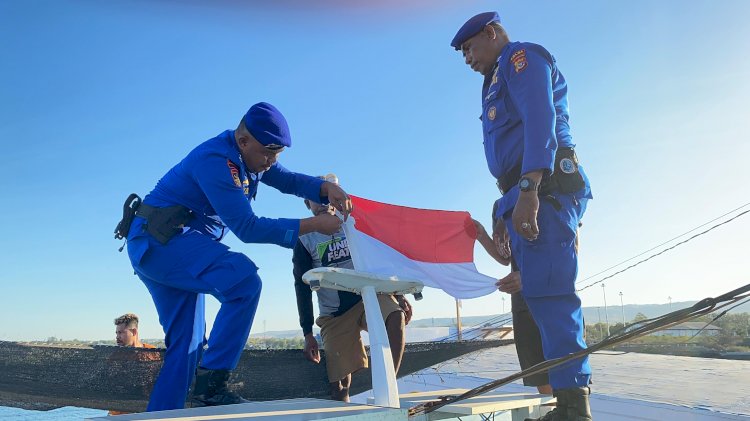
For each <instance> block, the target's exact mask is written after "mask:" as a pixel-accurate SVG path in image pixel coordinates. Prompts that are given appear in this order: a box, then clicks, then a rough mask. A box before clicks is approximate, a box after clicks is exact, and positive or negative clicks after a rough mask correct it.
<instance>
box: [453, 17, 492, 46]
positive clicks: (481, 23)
mask: <svg viewBox="0 0 750 421" xmlns="http://www.w3.org/2000/svg"><path fill="white" fill-rule="evenodd" d="M492 22H500V15H498V14H497V12H484V13H480V14H478V15H476V16H474V17H473V18H471V19H469V20H467V21H466V23H464V26H462V27H461V29H459V30H458V32H456V36H455V37H453V41H451V47H453V48H455V49H456V50H460V49H461V44H463V43H464V42H466V40H467V39H469V38H471V37H473V36H474V35H476V34H478V33H479V31H481V30H482V29H484V27H485V26H487V25H489V24H490V23H492Z"/></svg>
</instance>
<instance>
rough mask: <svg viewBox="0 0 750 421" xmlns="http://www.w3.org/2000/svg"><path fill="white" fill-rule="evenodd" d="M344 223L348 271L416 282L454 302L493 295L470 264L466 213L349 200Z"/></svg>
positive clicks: (472, 234)
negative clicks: (349, 260)
mask: <svg viewBox="0 0 750 421" xmlns="http://www.w3.org/2000/svg"><path fill="white" fill-rule="evenodd" d="M350 197H351V199H352V203H353V204H354V210H353V211H352V214H351V215H350V218H349V220H348V221H347V223H346V224H344V230H345V232H346V237H347V241H348V243H349V251H350V252H351V254H352V259H353V261H354V267H355V268H356V269H357V270H359V271H363V272H370V273H376V274H381V275H388V276H393V275H395V276H398V277H402V278H408V279H414V280H418V281H421V282H422V283H424V284H425V285H426V286H430V287H433V288H439V289H442V290H443V291H445V292H447V293H448V294H450V295H451V296H453V297H455V298H476V297H481V296H483V295H487V294H491V293H493V292H495V291H496V290H497V287H496V286H495V282H496V281H497V280H496V279H494V278H491V277H489V276H486V275H482V274H481V273H479V272H477V268H476V266H475V265H474V242H475V240H476V238H477V232H476V227H475V226H474V223H473V221H472V220H471V215H470V214H469V213H468V212H453V211H441V210H427V209H415V208H408V207H404V206H396V205H389V204H386V203H380V202H375V201H372V200H367V199H362V198H360V197H355V196H350Z"/></svg>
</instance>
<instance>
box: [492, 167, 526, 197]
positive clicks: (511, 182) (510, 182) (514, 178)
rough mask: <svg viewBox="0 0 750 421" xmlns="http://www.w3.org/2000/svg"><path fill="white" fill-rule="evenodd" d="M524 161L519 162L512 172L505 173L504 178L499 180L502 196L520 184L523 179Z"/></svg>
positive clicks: (498, 184) (498, 185)
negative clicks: (522, 166)
mask: <svg viewBox="0 0 750 421" xmlns="http://www.w3.org/2000/svg"><path fill="white" fill-rule="evenodd" d="M522 163H523V162H522V161H519V162H518V163H517V164H516V165H514V166H513V168H511V170H510V171H508V172H507V173H505V175H504V176H502V177H500V178H498V179H497V188H498V189H499V190H500V194H505V193H507V192H508V190H510V189H512V188H513V186H515V185H516V184H518V181H519V180H520V179H521V165H522Z"/></svg>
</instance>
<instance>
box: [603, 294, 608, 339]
mask: <svg viewBox="0 0 750 421" xmlns="http://www.w3.org/2000/svg"><path fill="white" fill-rule="evenodd" d="M604 286H605V285H604V284H602V294H604V323H605V324H606V325H607V336H609V314H607V291H606V290H605V289H604Z"/></svg>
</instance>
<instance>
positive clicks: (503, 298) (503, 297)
mask: <svg viewBox="0 0 750 421" xmlns="http://www.w3.org/2000/svg"><path fill="white" fill-rule="evenodd" d="M501 298H502V300H503V314H505V296H504V295H503V296H502V297H501Z"/></svg>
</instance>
